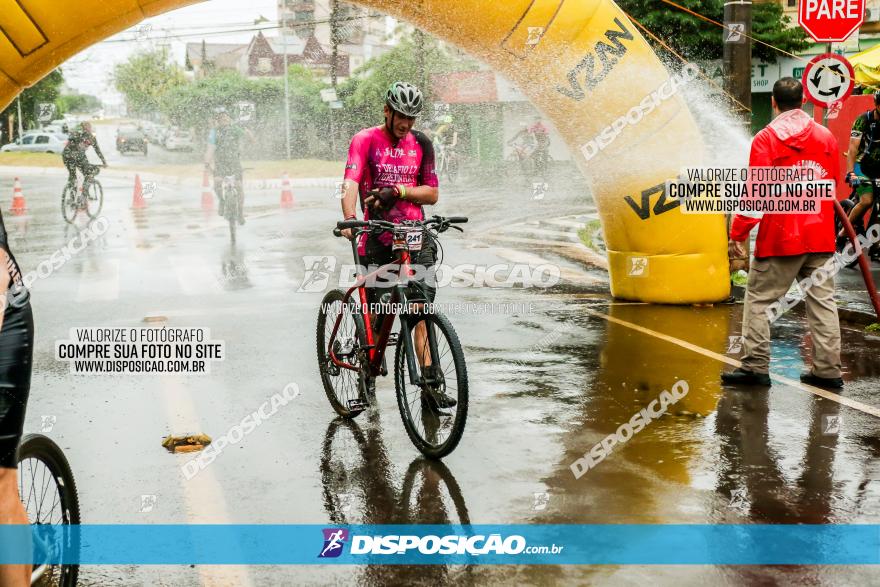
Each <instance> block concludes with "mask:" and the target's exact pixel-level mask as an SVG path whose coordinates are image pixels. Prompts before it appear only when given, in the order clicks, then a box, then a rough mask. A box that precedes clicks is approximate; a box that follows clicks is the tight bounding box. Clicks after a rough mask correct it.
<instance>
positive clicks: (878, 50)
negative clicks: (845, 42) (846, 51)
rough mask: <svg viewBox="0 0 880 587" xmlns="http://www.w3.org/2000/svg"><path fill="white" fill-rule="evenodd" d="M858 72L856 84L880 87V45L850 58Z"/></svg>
mask: <svg viewBox="0 0 880 587" xmlns="http://www.w3.org/2000/svg"><path fill="white" fill-rule="evenodd" d="M849 62H850V63H852V66H853V69H854V70H855V72H856V83H857V84H860V85H863V86H871V87H874V88H876V87H880V45H875V46H874V47H871V48H870V49H868V50H866V51H862V52H861V53H856V54H855V55H853V56H852V57H850V58H849Z"/></svg>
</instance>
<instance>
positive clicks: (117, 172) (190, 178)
mask: <svg viewBox="0 0 880 587" xmlns="http://www.w3.org/2000/svg"><path fill="white" fill-rule="evenodd" d="M0 175H6V176H16V177H20V178H22V179H25V178H27V177H34V176H39V177H45V176H51V177H67V170H66V169H64V168H63V167H27V166H22V167H15V166H9V165H2V166H0ZM135 175H140V177H141V181H155V182H158V183H163V184H166V185H176V186H192V187H200V186H201V185H202V173H201V172H199V173H197V174H189V175H163V174H159V173H152V172H149V171H145V172H139V171H137V170H135V169H131V168H128V169H114V168H113V167H108V168H106V169H102V170H101V173H100V175H99V179H100V178H103V177H108V178H112V179H119V180H130V181H131V182H132V185H134V176H135ZM339 181H340V179H339V178H338V177H298V178H293V177H291V178H290V185H291V186H293V187H320V188H335V187H336V184H337V182H339ZM281 182H282V178H281V177H278V178H273V179H251V180H248V179H245V181H244V187H245V189H273V188H277V189H281Z"/></svg>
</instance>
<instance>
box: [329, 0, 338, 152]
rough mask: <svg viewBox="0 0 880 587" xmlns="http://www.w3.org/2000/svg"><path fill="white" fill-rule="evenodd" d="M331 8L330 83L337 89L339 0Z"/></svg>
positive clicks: (332, 147)
mask: <svg viewBox="0 0 880 587" xmlns="http://www.w3.org/2000/svg"><path fill="white" fill-rule="evenodd" d="M330 6H331V8H330V45H331V47H332V62H331V63H330V85H331V86H333V90H334V92H335V91H336V83H337V76H338V72H337V67H336V61H337V58H338V57H339V0H332V1H331V5H330ZM333 110H334V108H333V104H332V103H331V104H330V152H331V156H333V157H335V156H336V125H335V124H334V122H335V121H334V120H333V118H334V114H333Z"/></svg>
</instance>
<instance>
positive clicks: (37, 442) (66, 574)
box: [18, 434, 80, 587]
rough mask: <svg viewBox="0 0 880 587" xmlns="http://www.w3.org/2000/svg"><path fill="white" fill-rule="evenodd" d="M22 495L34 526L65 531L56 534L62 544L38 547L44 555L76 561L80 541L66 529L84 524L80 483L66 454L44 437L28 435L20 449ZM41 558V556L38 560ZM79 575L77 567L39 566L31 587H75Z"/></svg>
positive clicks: (60, 565)
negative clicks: (49, 526) (79, 493)
mask: <svg viewBox="0 0 880 587" xmlns="http://www.w3.org/2000/svg"><path fill="white" fill-rule="evenodd" d="M18 492H19V495H20V496H21V502H22V504H24V509H25V511H26V512H27V515H28V520H29V522H30V523H31V524H32V525H52V526H59V527H60V529H61V530H62V532H60V533H58V534H56V536H58V537H60V539H61V540H60V541H55V542H51V543H38V544H37V545H36V546H37V548H38V549H41V550H44V552H42V555H48V557H49V559H50V560H61V561H63V560H64V559H65V558H68V559H69V558H72V557H71V556H70V555H71V554H72V553H75V552H76V551H77V550H78V549H79V541H78V539H77V538H76V536H75V535H72V534H71V533H69V532H63V530H64V527H65V526H70V525H74V524H79V523H80V518H79V497H78V496H77V493H76V482H75V481H74V479H73V472H72V471H71V470H70V464H69V463H68V462H67V457H65V456H64V452H62V450H61V449H60V448H59V447H58V445H57V444H55V443H54V442H52V441H51V440H50V439H49V438H47V437H45V436H43V435H41V434H27V435H25V437H24V438H22V440H21V444H19V446H18ZM37 536H38V537H39V536H41V535H40V534H37ZM58 551H60V552H58ZM41 558H42V557H41V556H40V555H39V554H38V555H37V558H36V561H37V562H39V560H41ZM78 575H79V565H76V564H65V563H63V562H61V563H60V564H46V563H43V564H37V565H35V567H34V570H33V572H32V574H31V585H57V586H58V587H74V586H75V585H76V582H77V577H78Z"/></svg>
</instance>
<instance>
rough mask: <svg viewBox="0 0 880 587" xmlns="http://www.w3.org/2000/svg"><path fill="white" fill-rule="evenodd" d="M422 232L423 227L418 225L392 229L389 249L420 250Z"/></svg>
mask: <svg viewBox="0 0 880 587" xmlns="http://www.w3.org/2000/svg"><path fill="white" fill-rule="evenodd" d="M422 233H423V229H422V228H421V227H420V226H413V227H401V228H398V229H397V230H395V231H394V236H393V240H392V242H391V250H392V251H400V250H409V251H421V250H422Z"/></svg>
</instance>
